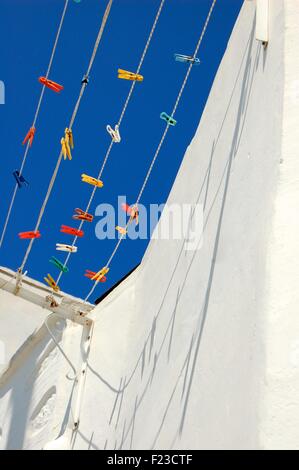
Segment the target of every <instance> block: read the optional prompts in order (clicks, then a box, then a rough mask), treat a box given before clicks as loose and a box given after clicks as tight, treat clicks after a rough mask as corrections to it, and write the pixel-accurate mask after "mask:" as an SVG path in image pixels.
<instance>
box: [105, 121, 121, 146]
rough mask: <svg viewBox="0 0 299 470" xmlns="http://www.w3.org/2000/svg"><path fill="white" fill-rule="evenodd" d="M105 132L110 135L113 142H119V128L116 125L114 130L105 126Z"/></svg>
mask: <svg viewBox="0 0 299 470" xmlns="http://www.w3.org/2000/svg"><path fill="white" fill-rule="evenodd" d="M106 129H107V132H108V133H109V134H110V135H111V138H112V140H113V142H115V143H119V142H120V141H121V137H120V133H119V126H118V125H117V124H116V126H115V128H114V129H112V127H111V126H109V125H108V126H106Z"/></svg>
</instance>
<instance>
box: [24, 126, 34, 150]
mask: <svg viewBox="0 0 299 470" xmlns="http://www.w3.org/2000/svg"><path fill="white" fill-rule="evenodd" d="M35 131H36V129H35V127H30V129H29V131H28V132H27V134H26V137H25V139H24V140H23V145H25V144H27V142H28V141H29V147H31V145H32V142H33V139H34V135H35Z"/></svg>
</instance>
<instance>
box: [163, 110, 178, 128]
mask: <svg viewBox="0 0 299 470" xmlns="http://www.w3.org/2000/svg"><path fill="white" fill-rule="evenodd" d="M160 118H161V119H163V120H164V121H166V122H167V123H168V124H169V125H170V126H175V125H176V123H177V121H176V120H175V119H174V118H173V117H171V116H169V114H167V113H165V111H163V113H161V114H160Z"/></svg>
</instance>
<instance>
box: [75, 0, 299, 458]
mask: <svg viewBox="0 0 299 470" xmlns="http://www.w3.org/2000/svg"><path fill="white" fill-rule="evenodd" d="M289 22H290V24H292V29H291V30H289ZM298 24H299V23H298V6H297V5H296V3H295V4H294V2H292V1H284V2H283V1H282V0H271V7H270V24H269V45H268V48H267V49H264V48H263V47H262V45H261V43H260V42H258V41H256V39H255V2H247V1H246V2H245V3H244V6H243V9H242V11H241V14H240V17H239V19H238V22H237V24H236V26H235V29H234V31H233V34H232V37H231V40H230V42H229V44H228V48H227V51H226V54H225V56H224V58H223V61H222V64H221V66H220V68H219V71H218V74H217V77H216V79H215V82H214V85H213V88H212V91H211V93H210V96H209V99H208V102H207V105H206V109H205V111H204V114H203V117H202V120H201V122H200V125H199V128H198V131H197V133H196V135H195V137H194V139H193V141H192V143H191V145H190V146H189V148H188V150H187V152H186V155H185V158H184V161H183V163H182V166H181V168H180V171H179V174H178V176H177V178H176V181H175V184H174V187H173V189H172V191H171V194H170V197H169V201H168V202H169V203H181V204H183V203H189V204H193V205H194V204H196V203H198V202H199V203H202V204H203V205H204V224H205V229H204V239H203V246H202V248H201V249H200V250H198V251H195V252H189V251H186V250H185V247H186V245H185V242H184V241H183V242H182V241H172V242H170V241H161V240H160V241H159V240H152V242H151V244H150V246H149V249H148V250H147V252H146V254H145V257H144V260H143V263H142V265H141V266H140V268H139V269H138V270H137V272H135V273H134V275H133V276H131V278H129V279H127V280H126V281H125V283H124V285H122V286H120V287H119V288H118V289H116V291H114V292H113V293H112V294H111V296H109V297H108V299H106V300H104V302H103V303H102V304H100V305H99V306H98V307H97V308H96V312H95V316H96V319H97V327H96V330H95V334H94V340H93V345H92V350H91V357H90V364H91V366H92V370H91V371H90V372H89V374H88V377H87V387H86V394H85V408H84V417H83V418H82V420H81V427H80V431H81V433H82V434H83V435H84V439H80V437H78V439H77V442H76V446H77V447H78V448H87V446H89V447H91V448H93V447H94V448H105V447H106V448H111V449H113V448H114V447H116V448H133V449H139V448H162V449H163V448H164V449H165V448H176V449H178V448H182V449H190V448H191V449H192V448H200V449H215V448H218V449H230V448H232V449H254V448H272V447H276V448H288V447H291V446H293V447H295V448H298V447H299V444H298V442H299V427H298V423H299V404H298V398H297V396H296V394H295V390H296V389H297V390H298V386H297V385H298V382H297V381H298V361H297V362H296V361H295V362H296V363H293V365H292V367H291V369H290V368H289V362H288V356H287V355H286V353H287V351H288V350H289V341H290V340H291V339H292V338H296V335H297V333H296V332H297V331H298V326H299V325H298V320H297V318H298V315H296V310H297V305H298V302H296V300H297V299H296V297H297V296H298V268H297V267H296V264H295V263H294V261H292V253H294V254H295V253H297V252H298V243H297V246H296V241H297V240H298V232H299V230H298V222H297V220H298V217H296V215H295V207H298V185H297V184H296V183H297V182H298V176H299V171H298V163H297V162H298V158H296V159H295V156H296V157H297V156H298V143H297V142H298V141H297V140H295V138H294V136H295V135H296V131H295V129H294V128H293V126H295V122H296V119H297V123H298V109H297V108H294V103H293V104H292V103H290V100H289V99H288V98H287V97H288V95H289V93H290V89H291V87H293V86H294V85H293V79H294V78H292V77H290V75H289V74H290V72H291V69H292V68H294V64H295V63H296V60H295V57H296V54H294V55H293V52H294V44H295V35H296V34H297V36H298ZM291 42H293V46H292V45H291ZM296 47H297V43H296ZM296 66H297V64H296ZM296 72H297V67H295V69H294V71H293V74H294V75H295V74H296ZM296 103H297V102H296ZM289 107H292V108H293V110H292V114H289ZM290 116H292V117H290ZM288 120H291V121H292V122H291V123H290V125H289V124H288ZM289 127H290V128H289ZM292 132H293V134H292ZM296 153H297V155H296ZM282 160H283V162H282ZM281 204H283V205H284V206H287V207H288V208H289V211H291V214H290V215H291V217H292V234H291V233H290V230H289V226H288V224H287V223H286V220H283V219H284V218H285V217H286V215H285V212H284V209H285V207H281ZM288 213H289V212H288ZM277 225H279V230H277V228H278V227H277ZM273 237H275V239H276V241H275V243H274V242H273ZM288 243H290V246H289V247H288V248H286V246H287V245H288ZM282 244H283V248H282V247H281V245H282ZM285 250H286V251H287V253H285ZM281 251H282V252H281ZM284 254H287V257H286V259H285V262H284V264H283V270H282V272H280V263H281V262H282V257H283V256H284ZM271 263H272V264H271ZM269 266H270V267H269ZM288 285H289V289H288V288H287V286H288ZM133 306H134V308H133ZM278 306H279V307H278ZM277 307H278V308H279V312H280V315H279V317H278V318H277V317H276V318H275V322H274V324H273V320H272V319H271V317H272V316H273V312H274V311H275V310H276V308H277ZM292 312H293V313H292ZM281 316H283V317H284V319H285V320H284V322H283V323H282V324H281V323H280V318H281ZM124 317H126V320H124ZM284 323H285V325H284ZM128 328H129V330H128ZM274 330H275V331H274ZM292 330H293V331H292ZM122 331H123V336H121V332H122ZM273 335H274V336H273ZM279 335H283V339H282V338H280V337H279ZM95 338H96V340H95ZM296 344H298V343H296ZM284 351H285V352H284ZM281 353H282V357H281ZM297 357H298V355H297V356H296V358H297ZM284 369H285V370H284ZM273 372H275V376H273ZM104 380H105V381H106V383H105V381H104ZM117 390H120V392H119V393H117ZM91 409H92V410H95V409H97V410H98V411H97V413H98V415H97V416H98V420H97V421H98V422H95V420H94V419H93V420H92V419H91V415H90V414H91V411H90V410H91ZM85 412H86V413H87V415H85ZM93 417H94V415H93ZM85 418H86V419H85ZM295 424H297V426H296V425H295ZM88 437H89V439H87V438H88ZM87 441H88V444H87Z"/></svg>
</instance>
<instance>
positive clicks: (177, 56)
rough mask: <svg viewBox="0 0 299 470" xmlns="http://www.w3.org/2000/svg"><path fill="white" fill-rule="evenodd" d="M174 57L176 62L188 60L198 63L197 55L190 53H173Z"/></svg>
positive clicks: (194, 63)
mask: <svg viewBox="0 0 299 470" xmlns="http://www.w3.org/2000/svg"><path fill="white" fill-rule="evenodd" d="M174 58H175V60H176V61H177V62H185V63H186V62H189V63H192V64H193V65H199V64H200V60H199V58H198V57H192V56H190V55H184V54H174Z"/></svg>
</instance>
